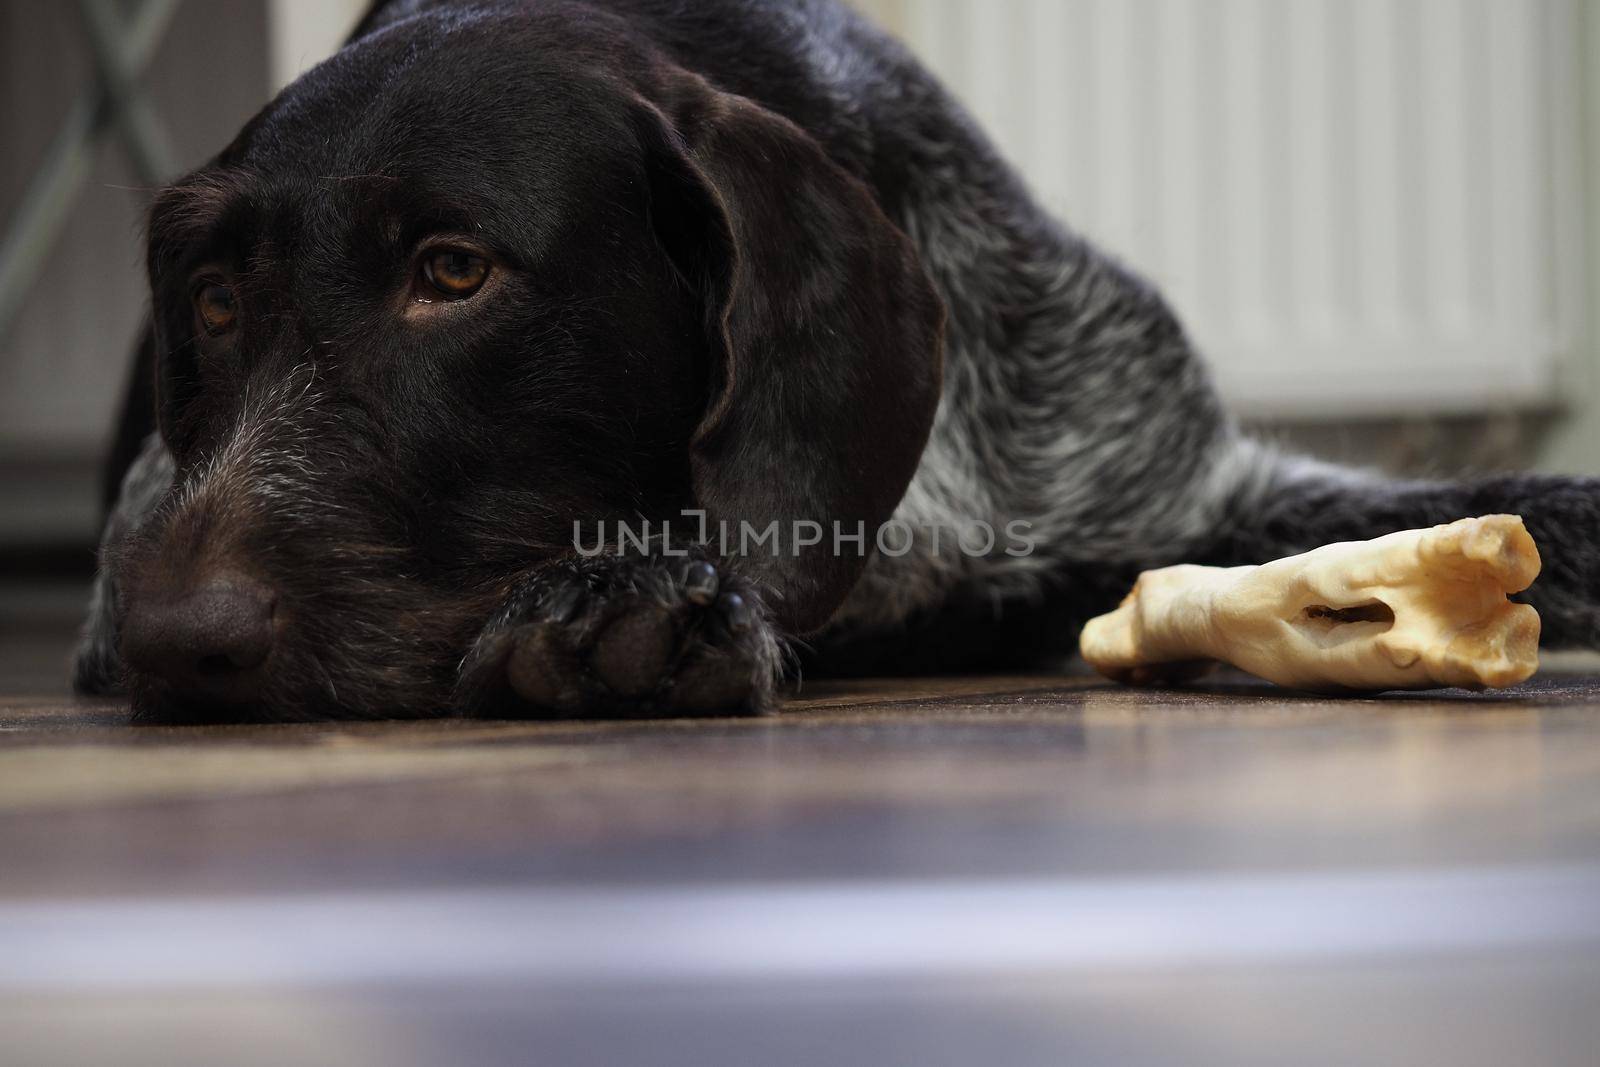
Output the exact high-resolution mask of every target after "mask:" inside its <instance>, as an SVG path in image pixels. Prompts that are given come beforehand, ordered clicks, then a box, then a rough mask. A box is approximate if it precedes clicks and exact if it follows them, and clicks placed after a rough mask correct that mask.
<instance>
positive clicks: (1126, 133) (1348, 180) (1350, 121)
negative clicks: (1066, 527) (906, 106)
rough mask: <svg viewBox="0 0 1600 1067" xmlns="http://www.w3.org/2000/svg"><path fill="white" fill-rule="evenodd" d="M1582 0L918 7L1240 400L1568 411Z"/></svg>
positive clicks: (936, 36)
mask: <svg viewBox="0 0 1600 1067" xmlns="http://www.w3.org/2000/svg"><path fill="white" fill-rule="evenodd" d="M1578 3H1579V0H991V2H982V0H898V2H897V3H894V4H893V5H892V6H891V7H890V8H888V9H887V10H890V11H891V12H892V13H893V15H897V16H898V19H895V20H894V21H898V22H899V23H900V25H898V26H896V27H895V28H896V29H898V30H899V31H901V32H902V33H903V34H904V36H905V37H906V38H907V39H908V41H909V43H910V44H911V46H912V48H913V49H914V50H916V51H917V52H918V53H920V54H921V55H922V56H923V57H924V58H925V59H926V60H927V61H928V62H929V63H930V64H931V66H932V67H933V68H934V70H936V71H937V72H938V73H939V74H940V75H941V76H942V77H943V78H944V79H945V81H946V82H947V84H949V85H950V86H951V87H952V88H953V89H954V90H955V91H956V93H957V94H958V95H959V96H960V97H962V98H963V99H964V100H965V101H966V102H967V104H968V106H969V107H971V109H972V110H973V111H974V112H975V113H976V114H977V116H978V118H979V119H980V121H981V122H982V123H983V124H984V126H985V127H986V128H987V129H988V130H989V131H990V132H991V134H993V136H994V137H995V138H996V139H997V140H998V141H999V143H1000V145H1001V147H1002V149H1003V150H1004V151H1005V152H1006V154H1007V155H1008V156H1009V158H1011V159H1012V160H1013V161H1014V162H1016V163H1017V164H1019V165H1020V166H1021V167H1022V169H1023V171H1024V172H1025V173H1026V174H1027V176H1028V177H1029V179H1030V181H1031V183H1032V185H1033V187H1034V188H1035V190H1036V191H1037V192H1038V194H1039V195H1040V196H1041V198H1042V199H1043V201H1044V202H1045V203H1046V204H1047V205H1048V206H1049V207H1050V208H1051V209H1052V210H1054V211H1055V212H1057V213H1058V214H1059V215H1060V216H1061V217H1063V218H1065V219H1066V220H1068V221H1069V222H1070V223H1071V224H1072V225H1073V226H1075V227H1077V228H1078V229H1079V230H1081V231H1084V232H1086V233H1088V234H1089V235H1091V236H1092V237H1094V238H1095V239H1096V240H1097V241H1098V242H1099V243H1100V244H1101V245H1103V246H1104V247H1106V248H1108V249H1110V250H1113V251H1114V252H1116V253H1117V254H1118V255H1120V256H1121V257H1122V258H1123V259H1125V260H1126V261H1127V262H1129V263H1130V264H1132V265H1133V266H1134V267H1136V268H1138V269H1139V270H1141V271H1142V272H1144V273H1145V274H1146V275H1147V276H1149V277H1151V278H1152V279H1153V280H1154V281H1156V282H1157V283H1158V284H1160V285H1161V286H1162V287H1163V289H1164V290H1165V291H1166V292H1167V293H1168V295H1169V296H1170V297H1171V298H1172V300H1173V302H1174V303H1175V304H1176V306H1177V308H1178V310H1179V311H1180V313H1181V314H1182V316H1183V319H1184V321H1185V323H1186V324H1187V325H1188V327H1189V328H1190V331H1191V333H1192V334H1193V336H1194V337H1195V338H1196V340H1197V341H1198V343H1199V345H1200V346H1201V348H1202V349H1203V350H1204V351H1205V352H1206V354H1207V356H1208V357H1209V358H1210V360H1211V362H1212V364H1213V365H1214V367H1215V368H1216V371H1217V375H1218V377H1219V379H1220V381H1221V383H1222V387H1223V389H1224V391H1225V392H1226V393H1227V394H1228V396H1229V398H1230V399H1231V400H1232V402H1233V404H1234V406H1235V408H1236V409H1238V410H1241V411H1244V412H1246V413H1254V414H1271V415H1339V414H1350V413H1398V412H1410V411H1431V412H1439V411H1485V410H1503V409H1507V408H1512V407H1525V406H1537V405H1544V404H1549V403H1552V402H1556V401H1558V400H1559V397H1560V392H1561V383H1562V381H1563V365H1564V364H1566V363H1568V362H1569V360H1570V357H1571V356H1573V355H1574V353H1575V352H1576V350H1577V347H1578V346H1579V345H1580V344H1581V342H1582V339H1583V337H1584V335H1585V316H1584V308H1583V292H1584V284H1583V270H1584V264H1583V255H1584V246H1583V239H1582V235H1583V225H1584V224H1583V218H1582V215H1583V202H1582V200H1583V197H1582V193H1583V180H1582V169H1581V168H1582V162H1583V157H1582V151H1581V126H1580V124H1581V113H1580V106H1581V99H1582V95H1581V94H1582V88H1581V86H1582V77H1581V71H1580V69H1579V63H1580V60H1581V55H1580V34H1579V25H1578V23H1579V12H1578V10H1577V5H1578Z"/></svg>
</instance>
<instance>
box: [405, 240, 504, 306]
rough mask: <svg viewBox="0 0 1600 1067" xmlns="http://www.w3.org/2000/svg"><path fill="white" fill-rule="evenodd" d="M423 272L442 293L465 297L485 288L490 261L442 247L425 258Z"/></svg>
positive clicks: (435, 288) (447, 296) (460, 298)
mask: <svg viewBox="0 0 1600 1067" xmlns="http://www.w3.org/2000/svg"><path fill="white" fill-rule="evenodd" d="M422 275H423V277H424V278H426V279H427V281H428V284H429V285H431V286H432V287H433V288H434V290H435V291H437V292H438V293H439V295H440V296H443V297H445V298H447V299H450V300H462V299H465V298H466V297H469V296H471V295H472V294H473V293H476V292H477V291H478V290H479V289H481V288H483V283H484V281H485V280H487V279H488V277H489V261H488V260H486V259H484V258H483V257H482V256H475V255H473V254H472V253H471V252H462V251H460V250H459V249H453V248H447V249H441V250H440V251H438V252H432V253H429V255H428V257H427V258H426V259H424V260H423V261H422Z"/></svg>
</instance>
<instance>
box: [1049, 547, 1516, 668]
mask: <svg viewBox="0 0 1600 1067" xmlns="http://www.w3.org/2000/svg"><path fill="white" fill-rule="evenodd" d="M1538 574H1539V550H1538V548H1537V546H1535V544H1534V542H1533V538H1532V536H1530V535H1529V533H1528V531H1527V530H1526V529H1525V528H1524V527H1523V525H1522V519H1521V518H1519V517H1517V516H1515V515H1485V516H1483V517H1481V518H1476V519H1461V520H1459V521H1456V522H1452V523H1449V524H1447V525H1444V526H1435V527H1433V528H1432V529H1427V530H1403V531H1401V532H1399V533H1393V534H1389V535H1387V536H1385V537H1379V538H1377V539H1375V540H1372V541H1349V542H1345V543H1342V544H1335V545H1325V546H1323V547H1322V548H1317V549H1313V550H1312V551H1310V552H1307V553H1304V554H1303V555H1299V556H1290V557H1289V558H1287V559H1280V560H1276V561H1274V562H1272V563H1267V564H1263V565H1262V566H1259V567H1199V566H1178V567H1166V568H1163V569H1162V570H1155V571H1146V572H1145V573H1143V574H1141V575H1140V576H1139V580H1138V581H1137V582H1136V583H1134V587H1133V591H1132V592H1130V593H1129V594H1128V596H1127V598H1126V599H1124V600H1123V602H1122V605H1121V606H1120V607H1119V608H1117V610H1115V611H1113V612H1111V613H1110V614H1107V615H1102V616H1100V617H1099V618H1097V619H1093V620H1091V621H1090V622H1089V624H1088V625H1087V626H1085V627H1084V630H1083V636H1082V639H1081V640H1080V648H1081V650H1082V652H1083V658H1084V659H1086V660H1088V661H1089V664H1090V666H1092V667H1094V669H1095V670H1097V671H1099V672H1100V673H1101V674H1104V675H1106V676H1107V677H1109V678H1112V679H1115V680H1117V681H1121V682H1131V683H1135V684H1138V683H1145V682H1153V681H1161V680H1171V679H1174V678H1181V677H1185V676H1193V675H1194V674H1195V673H1196V672H1197V670H1198V669H1203V668H1204V667H1205V666H1208V665H1209V664H1210V663H1211V662H1212V661H1216V660H1221V661H1223V662H1225V663H1231V664H1233V665H1234V666H1236V667H1239V668H1242V669H1243V670H1247V671H1249V672H1250V673H1252V674H1256V675H1260V676H1261V677H1262V678H1266V679H1268V680H1269V681H1273V682H1276V683H1278V684H1279V685H1284V686H1290V687H1292V688H1295V689H1314V690H1325V691H1326V690H1335V691H1336V690H1351V689H1358V690H1359V689H1365V690H1377V689H1431V688H1435V687H1439V686H1464V687H1467V688H1471V689H1480V688H1484V687H1491V688H1499V687H1501V686H1507V685H1515V684H1516V683H1518V682H1520V681H1523V680H1525V679H1526V678H1528V677H1529V676H1531V675H1532V674H1533V672H1534V671H1535V670H1537V669H1538V666H1539V613H1538V612H1537V611H1535V610H1534V609H1533V608H1531V607H1529V606H1528V605H1526V604H1513V603H1511V602H1510V601H1509V600H1507V599H1506V594H1507V593H1516V592H1520V591H1521V590H1523V589H1526V588H1527V587H1528V586H1529V585H1531V584H1533V580H1534V578H1536V577H1538Z"/></svg>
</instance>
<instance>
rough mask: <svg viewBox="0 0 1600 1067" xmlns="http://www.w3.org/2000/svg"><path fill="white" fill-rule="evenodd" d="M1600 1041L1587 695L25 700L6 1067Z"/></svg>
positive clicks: (9, 847) (0, 1056) (17, 762)
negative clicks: (487, 713)
mask: <svg viewBox="0 0 1600 1067" xmlns="http://www.w3.org/2000/svg"><path fill="white" fill-rule="evenodd" d="M10 676H11V677H13V678H16V677H23V676H22V675H17V674H15V673H13V674H12V675H10ZM13 688H14V687H13ZM1597 1006H1600V686H1596V684H1594V683H1593V682H1592V681H1591V680H1590V679H1588V678H1586V677H1584V676H1575V675H1561V674H1552V675H1547V676H1545V677H1542V678H1541V679H1539V680H1536V681H1535V682H1534V683H1531V684H1529V685H1527V686H1524V687H1521V688H1519V689H1516V690H1513V691H1511V692H1510V693H1508V694H1502V695H1499V696H1493V697H1490V696H1481V695H1471V694H1465V693H1459V692H1449V693H1444V694H1436V695H1433V696H1429V697H1403V696H1392V697H1387V698H1384V699H1381V700H1327V699H1320V698H1312V697H1303V696H1297V695H1294V694H1288V693H1285V692H1283V691H1281V690H1275V689H1271V688H1269V687H1266V686H1263V685H1256V684H1254V683H1249V682H1244V681H1236V682H1233V683H1226V684H1215V685H1212V686H1209V687H1201V688H1197V689H1194V690H1190V691H1186V692H1179V691H1133V690H1127V689H1120V688H1116V687H1112V686H1108V685H1105V684H1102V683H1100V682H1098V681H1093V680H1089V679H1061V678H1039V677H1019V678H990V679H980V680H973V679H965V680H963V679H945V680H933V681H910V682H865V683H846V684H834V683H830V684H825V685H824V684H815V685H808V686H807V687H806V689H805V691H804V692H803V693H802V694H801V696H800V697H799V698H798V699H795V700H793V701H791V702H790V703H789V705H788V706H787V707H786V709H785V710H784V711H783V712H782V713H781V714H779V715H776V716H773V717H770V718H764V719H755V720H721V721H701V722H682V721H679V722H660V723H626V724H621V723H546V724H538V723H518V722H473V721H438V722H420V723H366V724H313V725H275V726H234V727H187V728H155V727H132V726H129V725H127V724H126V722H125V710H124V709H123V708H121V707H120V706H118V705H115V704H74V703H71V702H69V701H67V700H66V699H64V698H45V699H40V698H0V1048H3V1052H0V1061H3V1062H4V1063H6V1064H8V1065H20V1064H68V1063H94V1062H109V1061H111V1060H113V1059H114V1060H115V1062H117V1063H118V1064H119V1065H122V1067H129V1065H133V1064H144V1063H149V1064H162V1065H174V1064H190V1063H194V1064H216V1063H224V1062H226V1063H234V1064H238V1063H249V1064H254V1063H261V1064H269V1063H270V1064H283V1063H302V1062H304V1063H341V1064H368V1063H370V1064H384V1065H403V1064H413V1063H415V1064H443V1063H490V1062H493V1063H517V1064H523V1063H538V1064H568V1063H571V1064H595V1065H601V1064H655V1063H662V1064H685V1065H688V1064H695V1065H714V1064H756V1063H759V1064H763V1065H768V1067H787V1065H800V1064H917V1065H930V1067H938V1065H945V1064H950V1065H955V1064H974V1063H987V1064H993V1065H997V1067H1002V1065H1004V1067H1009V1065H1013V1064H1050V1065H1060V1064H1065V1063H1073V1064H1094V1063H1105V1064H1116V1065H1127V1064H1144V1063H1180V1062H1181V1063H1185V1064H1213V1063H1214V1064H1247V1063H1250V1064H1253V1063H1262V1064H1267V1063H1272V1064H1284V1063H1315V1064H1349V1063H1418V1064H1421V1063H1435V1062H1451V1063H1454V1064H1476V1063H1484V1064H1505V1063H1529V1064H1566V1063H1572V1064H1593V1063H1595V1062H1596V1058H1595V1049H1597V1048H1600V1012H1597V1011H1596V1010H1595V1009H1596V1007H1597Z"/></svg>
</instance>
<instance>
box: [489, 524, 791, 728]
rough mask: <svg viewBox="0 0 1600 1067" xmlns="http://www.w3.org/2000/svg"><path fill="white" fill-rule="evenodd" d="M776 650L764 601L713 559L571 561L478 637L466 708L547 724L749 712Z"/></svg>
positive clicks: (767, 683) (760, 705) (763, 689)
mask: <svg viewBox="0 0 1600 1067" xmlns="http://www.w3.org/2000/svg"><path fill="white" fill-rule="evenodd" d="M781 649H782V646H781V643H780V641H779V639H778V636H777V633H776V631H775V630H774V628H773V626H772V624H771V622H770V619H769V616H768V613H767V610H766V606H765V604H764V602H763V599H762V597H761V595H760V592H759V591H758V590H757V589H755V588H754V587H753V586H752V585H751V584H750V583H748V582H746V581H744V580H743V579H741V578H739V577H738V576H737V575H735V574H732V573H731V572H729V571H728V570H727V569H726V568H724V567H720V566H718V565H717V564H716V563H714V562H712V561H711V560H709V559H703V558H692V557H691V558H682V557H669V558H662V557H654V556H650V557H614V556H604V557H595V558H591V559H580V560H568V561H563V562H561V563H558V564H555V565H553V566H551V567H550V568H548V569H546V570H544V571H541V572H540V573H539V574H537V575H536V576H534V577H533V578H531V579H530V580H528V581H527V582H525V583H524V584H523V585H522V586H521V587H519V588H518V589H517V590H516V592H515V593H513V595H512V596H511V598H510V600H509V601H508V603H507V605H506V607H505V609H504V610H503V611H502V612H501V613H500V615H499V616H498V617H497V618H496V619H495V620H494V621H493V622H491V623H490V624H489V626H488V627H487V628H486V629H485V630H484V632H483V635H482V637H480V638H479V640H478V642H477V645H476V647H475V648H474V650H473V652H472V654H471V655H470V656H469V657H468V660H467V663H466V664H465V665H464V667H463V672H462V689H463V702H464V703H466V704H468V705H471V706H475V707H477V708H479V709H482V710H486V711H490V712H498V713H511V714H531V715H546V716H551V715H553V716H596V717H600V716H620V717H636V716H648V715H669V714H686V715H693V714H723V715H726V714H746V713H757V712H761V711H764V710H766V709H767V708H768V707H769V706H770V704H771V700H772V690H773V686H774V684H775V682H776V680H777V677H778V674H779V672H780V668H781V665H782V651H781Z"/></svg>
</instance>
